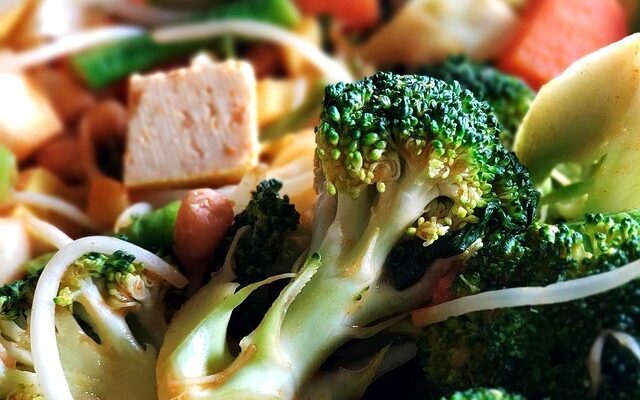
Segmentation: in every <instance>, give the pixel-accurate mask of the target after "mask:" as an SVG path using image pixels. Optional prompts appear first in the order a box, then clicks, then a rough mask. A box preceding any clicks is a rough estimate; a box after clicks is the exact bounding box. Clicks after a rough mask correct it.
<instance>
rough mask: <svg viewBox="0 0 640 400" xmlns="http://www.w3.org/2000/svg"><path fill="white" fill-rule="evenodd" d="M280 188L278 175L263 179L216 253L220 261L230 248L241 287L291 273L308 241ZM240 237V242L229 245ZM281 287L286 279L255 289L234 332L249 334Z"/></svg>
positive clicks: (234, 324) (241, 310)
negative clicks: (233, 245)
mask: <svg viewBox="0 0 640 400" xmlns="http://www.w3.org/2000/svg"><path fill="white" fill-rule="evenodd" d="M281 188H282V183H280V182H279V181H277V180H275V179H270V180H266V181H263V182H260V184H258V186H257V188H256V190H255V191H254V192H253V193H252V196H251V200H250V201H249V203H248V204H247V206H246V208H245V210H244V211H242V212H241V213H239V214H238V215H236V217H235V220H234V223H233V225H231V227H230V228H229V230H228V231H227V233H226V234H225V237H224V238H223V241H222V244H221V246H220V248H219V249H218V251H217V252H218V253H219V255H220V256H219V257H218V258H220V259H222V258H227V254H228V253H229V252H230V251H231V255H230V256H231V260H232V263H231V266H232V269H233V272H234V274H235V275H236V282H238V283H239V284H240V285H242V286H246V285H249V284H251V283H255V282H258V281H262V280H264V279H266V278H268V277H270V276H275V275H278V274H282V273H285V272H290V271H291V265H292V264H293V263H294V262H295V260H296V259H297V258H298V257H299V256H300V255H301V254H302V252H303V251H304V249H305V246H306V245H307V241H308V239H307V235H306V234H305V233H304V232H301V230H299V229H298V226H299V223H300V214H299V213H298V212H297V211H296V209H295V206H294V205H293V204H291V202H290V201H289V197H288V196H286V195H285V196H280V194H279V192H280V189H281ZM238 235H239V237H238V240H237V244H236V246H235V247H234V248H231V245H232V243H233V241H234V239H235V238H236V236H238ZM283 287H284V282H277V283H274V284H271V285H268V286H264V287H261V288H258V289H257V290H256V291H255V292H254V293H252V295H251V296H250V297H249V298H248V299H247V300H246V301H245V302H244V303H242V305H240V306H239V308H238V311H237V315H239V317H238V318H234V319H232V320H231V327H230V330H231V332H232V333H233V334H237V333H238V332H244V333H246V332H249V331H250V330H251V329H253V328H255V327H256V326H257V325H258V323H259V322H260V320H261V319H262V317H263V315H264V313H265V312H266V311H267V309H268V308H269V305H270V304H271V303H272V302H273V301H274V300H275V298H276V297H277V296H278V293H280V291H281V290H282V288H283Z"/></svg>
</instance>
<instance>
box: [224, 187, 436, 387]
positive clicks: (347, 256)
mask: <svg viewBox="0 0 640 400" xmlns="http://www.w3.org/2000/svg"><path fill="white" fill-rule="evenodd" d="M420 176H424V174H417V175H414V174H406V175H404V176H402V177H401V178H400V180H399V181H398V182H395V183H393V184H391V185H389V190H388V191H387V192H385V193H383V194H381V195H380V196H379V197H378V203H377V204H374V205H373V210H372V214H371V215H372V216H371V219H369V220H368V219H367V217H366V214H367V213H368V212H369V210H370V209H371V201H372V200H371V198H372V196H373V192H371V193H369V195H367V194H366V193H363V194H361V195H360V196H359V197H358V198H357V199H355V200H352V199H351V198H349V197H347V196H345V195H341V194H339V195H338V206H337V212H336V218H335V220H334V222H333V223H332V224H331V226H329V228H328V230H327V232H326V235H325V236H324V239H323V240H322V242H321V244H320V245H319V247H318V251H317V252H318V253H319V254H320V256H321V259H322V261H321V265H320V267H319V268H318V270H317V273H316V274H315V275H314V276H313V277H312V278H311V279H310V280H309V282H307V283H306V285H304V287H303V288H302V290H301V291H300V292H299V293H297V294H295V293H294V294H293V295H294V296H295V298H294V299H293V300H292V299H291V298H290V296H292V293H291V291H288V290H287V288H291V287H293V286H295V285H300V282H299V281H300V279H304V278H300V277H298V278H296V279H295V280H294V281H293V282H292V283H291V284H290V285H289V286H288V287H287V288H285V290H284V291H283V292H282V294H281V295H280V297H279V298H278V300H277V301H276V303H274V306H273V307H272V308H271V310H270V311H269V312H268V313H267V315H266V316H265V319H264V320H263V321H262V322H261V324H260V326H258V328H257V329H256V330H255V331H254V332H253V333H252V334H251V335H249V336H248V337H247V338H245V339H244V340H243V342H242V343H241V346H242V348H243V351H242V353H241V354H240V355H239V356H238V358H237V360H241V368H238V365H237V364H236V365H233V369H234V373H233V374H231V375H230V376H229V377H228V380H226V381H225V382H224V383H223V384H222V385H221V386H220V387H218V388H216V390H215V395H216V398H221V399H224V398H227V397H226V396H229V397H228V398H234V399H242V398H255V397H256V396H259V397H260V398H293V397H294V396H295V395H296V393H298V391H299V390H300V388H301V387H302V386H303V385H304V383H305V382H307V381H308V380H309V379H310V378H311V377H312V375H313V374H314V373H315V372H316V371H317V370H318V368H319V367H320V365H321V364H322V363H323V362H324V361H325V360H326V358H327V356H328V355H329V354H331V353H333V352H334V351H335V350H337V349H338V348H339V347H340V346H341V345H342V344H344V343H346V342H347V341H348V340H350V339H352V338H353V334H354V327H355V326H356V325H357V324H369V323H371V322H374V321H375V320H378V319H381V318H385V317H388V316H391V315H393V314H396V313H398V312H402V311H403V310H405V309H406V308H407V307H408V306H410V304H411V302H416V301H420V300H422V299H418V300H416V298H415V297H414V298H413V300H411V301H409V302H408V303H406V302H402V303H400V302H380V301H375V297H376V294H377V293H378V291H377V287H378V286H380V285H384V283H383V282H382V277H383V274H384V270H383V265H384V262H385V259H386V257H387V255H388V254H389V252H390V251H391V249H392V248H393V246H394V245H395V243H396V242H397V241H398V240H399V239H400V238H401V236H402V235H403V234H404V232H405V231H406V229H407V228H408V227H409V226H411V225H412V224H413V222H414V221H415V220H416V219H417V218H418V217H419V216H420V215H422V213H423V212H424V204H428V203H430V202H431V201H432V200H434V199H436V198H437V197H438V196H439V190H438V188H437V186H436V185H434V184H433V183H432V182H430V181H429V180H428V179H420ZM416 182H418V183H416ZM370 190H371V191H373V189H370ZM327 200H328V201H330V199H327ZM304 268H306V267H303V269H302V271H301V273H300V275H301V276H303V275H304ZM303 284H304V282H303ZM288 297H289V298H288ZM370 298H373V299H372V300H370ZM370 301H372V303H373V304H375V305H376V307H375V309H372V307H367V304H368V303H369V302H370ZM278 302H280V303H284V302H291V304H290V306H288V307H285V308H282V309H279V308H278V305H277V304H278ZM274 309H275V310H278V311H277V312H274ZM364 310H366V315H367V321H364V320H363V318H361V313H362V312H363V311H364ZM257 382H260V383H261V384H256V383H257ZM276 393H277V394H278V395H276ZM270 396H271V397H270Z"/></svg>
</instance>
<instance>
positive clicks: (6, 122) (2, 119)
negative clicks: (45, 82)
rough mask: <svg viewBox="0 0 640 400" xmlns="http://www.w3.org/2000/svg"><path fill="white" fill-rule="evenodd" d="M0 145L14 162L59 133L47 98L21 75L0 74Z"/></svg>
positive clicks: (59, 125) (58, 122)
mask: <svg viewBox="0 0 640 400" xmlns="http://www.w3.org/2000/svg"><path fill="white" fill-rule="evenodd" d="M0 88H2V89H0V144H2V145H4V146H7V147H8V148H9V149H11V151H13V152H14V153H15V155H16V157H17V158H18V160H23V159H25V158H27V157H29V156H30V155H31V154H33V152H34V151H35V150H36V149H37V148H38V147H39V146H40V145H41V144H43V143H44V142H46V141H47V140H48V139H50V138H51V137H53V136H55V135H56V134H58V133H60V132H61V131H62V123H61V122H60V120H59V119H58V116H57V115H56V112H55V111H54V109H53V107H52V106H51V103H50V102H49V99H48V98H47V96H46V95H45V94H44V93H43V92H42V91H41V90H40V88H39V87H38V86H37V85H35V84H34V83H33V82H32V81H31V80H29V79H28V78H27V77H26V76H25V75H24V74H22V73H17V72H16V73H13V72H0Z"/></svg>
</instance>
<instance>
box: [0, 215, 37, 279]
mask: <svg viewBox="0 0 640 400" xmlns="http://www.w3.org/2000/svg"><path fill="white" fill-rule="evenodd" d="M30 257H31V249H30V245H29V237H28V234H27V230H26V229H25V226H24V221H23V219H22V218H12V217H7V218H0V285H6V284H7V283H11V282H14V281H15V280H17V279H20V278H21V277H22V276H23V275H24V271H23V269H22V265H23V264H24V263H26V262H27V261H29V258H30Z"/></svg>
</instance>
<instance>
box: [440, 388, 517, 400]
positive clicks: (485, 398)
mask: <svg viewBox="0 0 640 400" xmlns="http://www.w3.org/2000/svg"><path fill="white" fill-rule="evenodd" d="M441 400H525V399H524V397H522V396H520V395H513V394H509V393H506V392H505V391H504V390H502V389H484V388H480V389H468V390H465V391H464V392H457V393H454V394H453V395H451V396H450V397H447V398H446V399H445V398H444V397H443V398H442V399H441Z"/></svg>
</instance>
